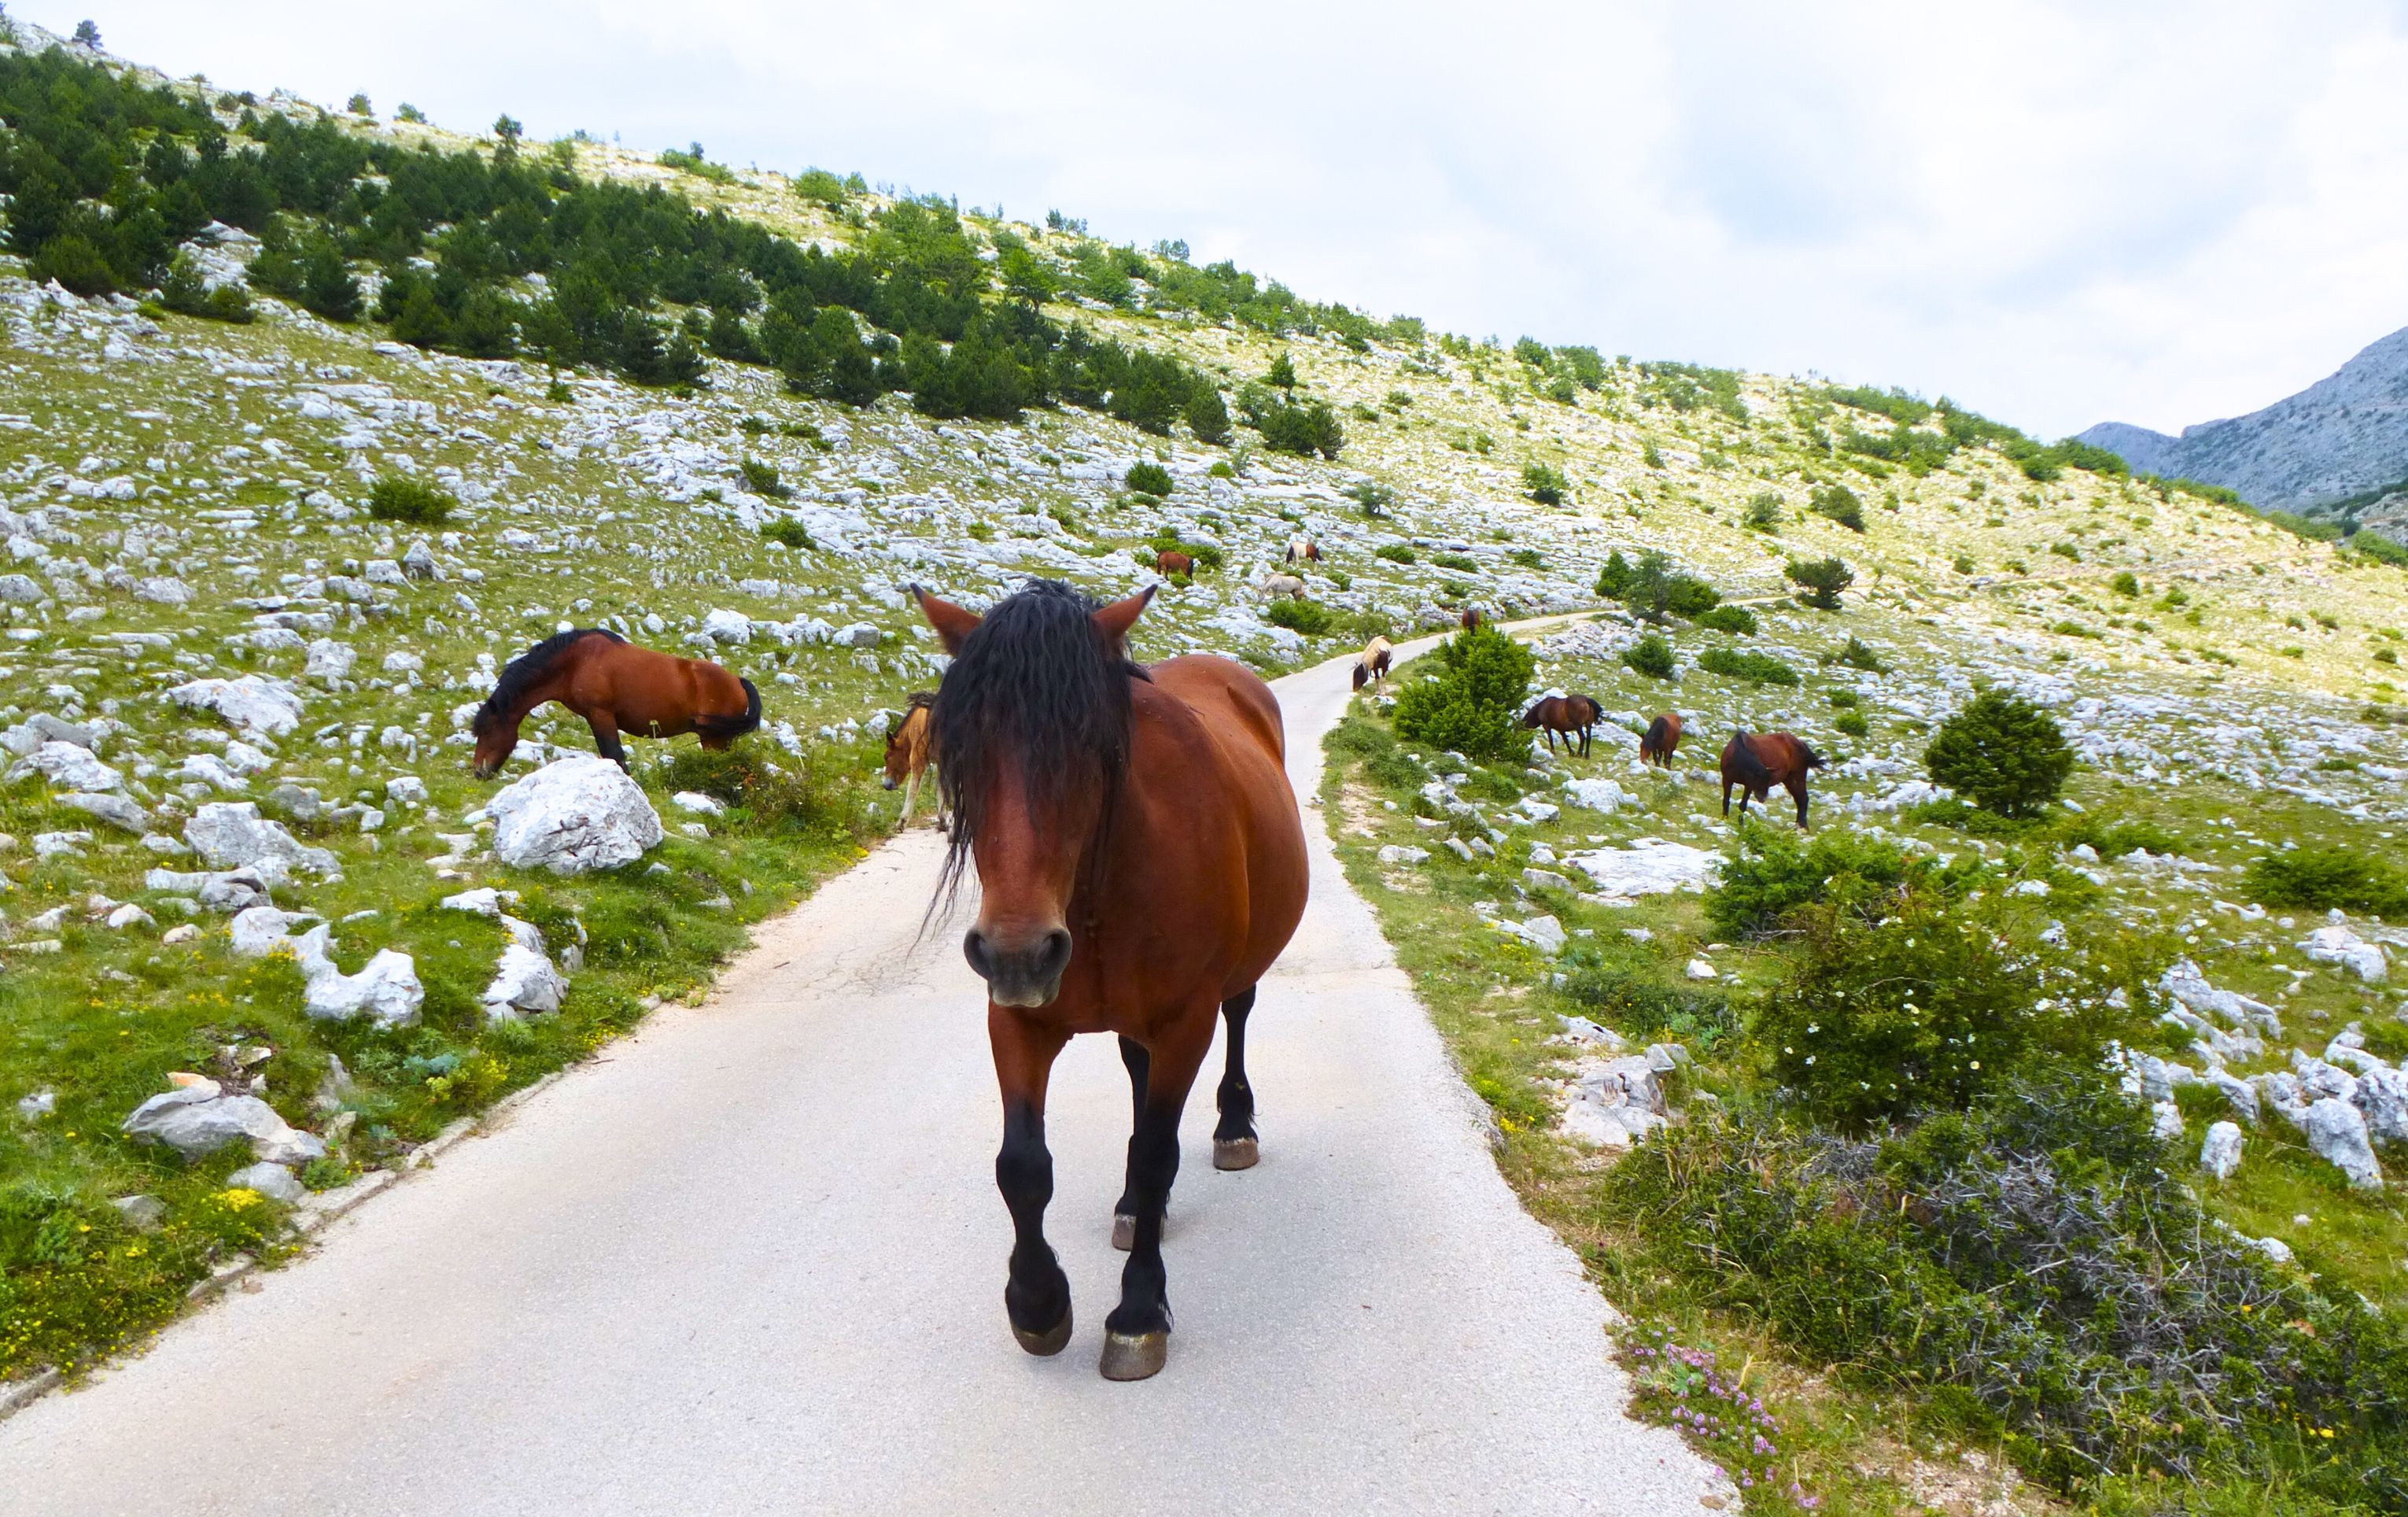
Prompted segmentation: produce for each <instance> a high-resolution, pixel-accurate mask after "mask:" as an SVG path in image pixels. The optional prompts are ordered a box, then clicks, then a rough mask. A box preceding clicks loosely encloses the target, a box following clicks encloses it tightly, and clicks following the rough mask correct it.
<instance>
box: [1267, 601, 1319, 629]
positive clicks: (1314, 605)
mask: <svg viewBox="0 0 2408 1517" xmlns="http://www.w3.org/2000/svg"><path fill="white" fill-rule="evenodd" d="M1263 619H1264V620H1265V621H1267V622H1269V623H1271V625H1273V626H1275V627H1285V628H1287V629H1288V630H1289V631H1290V632H1298V633H1302V634H1303V635H1304V636H1305V637H1320V636H1322V635H1323V634H1324V633H1326V632H1327V631H1328V630H1329V626H1330V615H1329V608H1328V607H1326V606H1324V605H1322V604H1321V603H1320V602H1319V601H1312V600H1295V599H1292V598H1289V597H1287V596H1282V597H1281V598H1280V599H1278V600H1275V601H1273V602H1271V604H1270V608H1269V610H1267V611H1265V612H1264V613H1263Z"/></svg>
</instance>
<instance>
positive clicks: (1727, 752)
mask: <svg viewBox="0 0 2408 1517" xmlns="http://www.w3.org/2000/svg"><path fill="white" fill-rule="evenodd" d="M1822 766H1823V758H1822V755H1821V754H1819V753H1817V752H1815V751H1813V749H1811V748H1809V747H1807V746H1806V742H1805V739H1803V738H1801V737H1797V736H1795V735H1793V734H1790V733H1786V732H1759V733H1756V734H1755V735H1753V736H1751V735H1749V733H1748V732H1747V731H1746V730H1745V729H1744V728H1742V729H1741V730H1740V731H1738V732H1734V733H1732V734H1731V740H1730V741H1729V742H1727V743H1725V744H1724V745H1723V815H1725V816H1728V815H1730V798H1731V788H1732V787H1733V786H1737V787H1738V788H1739V792H1740V796H1739V814H1740V815H1742V816H1745V815H1747V803H1748V798H1749V797H1750V796H1754V797H1755V798H1756V799H1757V800H1759V801H1760V800H1763V799H1765V798H1766V797H1767V796H1768V795H1770V794H1771V792H1772V787H1773V786H1775V785H1779V786H1781V787H1782V788H1783V789H1785V790H1786V791H1788V792H1789V794H1791V795H1792V796H1794V797H1796V798H1797V801H1798V825H1799V828H1801V829H1802V828H1804V826H1805V825H1806V776H1807V775H1808V774H1809V773H1811V772H1812V771H1813V770H1815V769H1819V768H1821V767H1822Z"/></svg>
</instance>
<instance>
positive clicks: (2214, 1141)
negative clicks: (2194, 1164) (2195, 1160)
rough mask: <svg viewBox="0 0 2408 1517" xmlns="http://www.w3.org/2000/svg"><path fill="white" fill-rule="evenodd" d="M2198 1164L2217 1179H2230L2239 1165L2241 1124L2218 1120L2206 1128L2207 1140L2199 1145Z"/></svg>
mask: <svg viewBox="0 0 2408 1517" xmlns="http://www.w3.org/2000/svg"><path fill="white" fill-rule="evenodd" d="M2199 1166H2200V1168H2201V1169H2204V1170H2206V1171H2207V1172H2208V1173H2209V1174H2211V1175H2214V1177H2215V1178H2216V1179H2218V1180H2230V1179H2231V1178H2232V1172H2233V1171H2234V1170H2236V1169H2238V1168H2240V1167H2241V1126H2240V1124H2239V1123H2230V1122H2219V1123H2215V1124H2214V1126H2212V1127H2210V1128H2208V1130H2207V1141H2206V1142H2204V1143H2201V1144H2200V1146H2199Z"/></svg>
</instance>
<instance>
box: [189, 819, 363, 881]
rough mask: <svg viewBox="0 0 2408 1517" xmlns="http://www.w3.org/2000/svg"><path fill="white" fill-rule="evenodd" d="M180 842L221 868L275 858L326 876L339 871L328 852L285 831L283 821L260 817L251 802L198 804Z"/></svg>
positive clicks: (237, 866) (258, 862) (290, 865)
mask: <svg viewBox="0 0 2408 1517" xmlns="http://www.w3.org/2000/svg"><path fill="white" fill-rule="evenodd" d="M184 841H185V842H187V843H190V844H191V845H192V848H193V852H195V853H198V854H199V855H200V856H201V857H202V859H204V860H205V861H207V862H208V863H209V864H211V865H214V866H217V867H218V868H221V869H239V868H244V867H252V868H256V867H258V866H260V865H261V864H262V863H263V862H264V861H267V860H275V861H278V862H279V863H280V864H282V865H283V866H286V867H287V868H294V869H306V870H308V872H310V873H312V874H316V875H322V876H326V877H330V878H331V877H333V876H335V875H337V874H338V873H339V872H340V870H339V868H338V866H337V862H336V859H335V855H334V854H333V853H332V852H328V851H327V850H325V849H322V848H312V847H310V846H308V844H306V843H304V842H302V841H301V840H300V839H299V838H296V837H294V836H293V835H292V834H291V833H289V832H287V831H285V830H284V825H283V823H278V822H270V821H268V820H267V819H265V817H262V816H261V815H260V814H259V807H258V806H257V804H256V803H254V802H251V801H211V802H209V803H208V804H207V805H205V806H203V807H201V808H200V809H198V810H196V811H194V812H193V818H192V820H191V821H189V822H187V823H184Z"/></svg>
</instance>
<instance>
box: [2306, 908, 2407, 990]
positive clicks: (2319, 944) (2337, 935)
mask: <svg viewBox="0 0 2408 1517" xmlns="http://www.w3.org/2000/svg"><path fill="white" fill-rule="evenodd" d="M2300 952H2302V953H2305V954H2306V955H2307V956H2308V957H2310V958H2312V959H2315V960H2316V961H2318V962H2319V963H2322V964H2334V965H2339V966H2342V967H2343V968H2344V969H2347V970H2349V971H2350V972H2351V973H2352V974H2355V975H2357V976H2358V979H2360V980H2365V981H2366V982H2367V983H2368V984H2370V985H2379V984H2381V983H2383V980H2384V977H2385V975H2386V974H2387V973H2388V972H2389V969H2390V964H2389V962H2388V961H2387V960H2386V959H2385V957H2384V956H2383V945H2382V944H2380V943H2370V942H2368V941H2367V940H2366V939H2365V938H2363V937H2359V936H2358V934H2356V933H2354V932H2352V931H2350V930H2349V929H2348V928H2347V927H2344V926H2343V925H2341V924H2340V923H2328V924H2327V925H2325V926H2322V927H2318V928H2317V929H2316V930H2315V931H2314V932H2312V933H2310V934H2308V937H2307V941H2305V942H2303V943H2301V944H2300Z"/></svg>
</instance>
